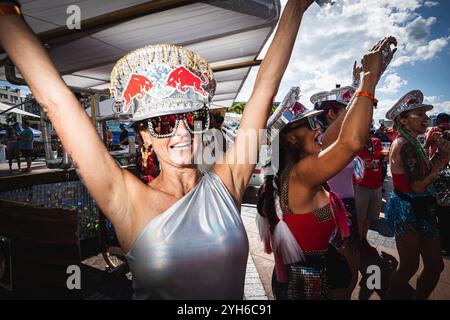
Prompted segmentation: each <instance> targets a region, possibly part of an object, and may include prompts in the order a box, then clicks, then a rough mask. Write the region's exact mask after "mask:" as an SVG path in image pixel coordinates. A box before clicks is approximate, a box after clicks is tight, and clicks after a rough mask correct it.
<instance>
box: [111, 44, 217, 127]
mask: <svg viewBox="0 0 450 320" xmlns="http://www.w3.org/2000/svg"><path fill="white" fill-rule="evenodd" d="M215 87H216V81H215V80H214V76H213V72H212V70H211V67H210V66H209V64H208V63H207V62H206V60H205V59H204V58H202V57H201V56H199V55H198V54H196V53H195V52H192V51H190V50H187V49H185V48H183V47H179V46H174V45H151V46H146V47H144V48H140V49H136V50H134V51H132V52H130V53H129V54H127V55H126V56H124V57H123V58H122V59H120V60H119V61H118V62H117V63H116V65H115V66H114V68H113V70H112V72H111V82H110V92H111V95H112V96H114V98H115V100H116V102H119V103H121V104H122V106H123V110H122V111H123V113H131V114H132V116H133V117H132V119H133V121H138V120H142V119H146V118H151V117H155V116H161V115H165V114H175V113H183V112H189V111H193V110H198V109H200V108H203V107H204V106H205V105H208V104H209V103H210V102H211V99H212V97H213V96H214V92H215Z"/></svg>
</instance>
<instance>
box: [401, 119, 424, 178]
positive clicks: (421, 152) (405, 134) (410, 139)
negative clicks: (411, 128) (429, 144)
mask: <svg viewBox="0 0 450 320" xmlns="http://www.w3.org/2000/svg"><path fill="white" fill-rule="evenodd" d="M397 131H398V133H399V134H400V136H402V137H403V138H405V139H406V140H407V141H408V142H410V143H411V144H412V145H414V146H415V147H416V150H417V151H418V153H419V155H420V160H421V161H420V162H421V163H420V172H421V174H422V176H425V174H426V172H428V171H429V170H430V169H431V163H430V158H428V154H427V152H426V151H425V149H424V148H423V147H422V145H421V144H420V142H419V140H417V139H416V138H414V137H413V136H412V135H410V134H409V133H408V132H407V131H406V130H404V129H403V128H401V127H400V126H398V128H397ZM424 164H425V166H426V168H427V169H426V171H425V172H424V170H423V165H424Z"/></svg>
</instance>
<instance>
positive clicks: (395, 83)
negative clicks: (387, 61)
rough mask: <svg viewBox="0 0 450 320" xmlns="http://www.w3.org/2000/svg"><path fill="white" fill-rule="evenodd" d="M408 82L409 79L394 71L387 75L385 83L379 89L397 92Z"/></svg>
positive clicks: (380, 90)
mask: <svg viewBox="0 0 450 320" xmlns="http://www.w3.org/2000/svg"><path fill="white" fill-rule="evenodd" d="M406 84H408V81H407V80H403V79H402V78H400V76H399V75H398V74H396V73H393V74H389V75H387V76H386V78H385V79H384V83H383V85H382V86H381V87H379V88H378V89H377V90H378V91H379V92H384V93H397V92H398V89H400V88H401V87H403V86H404V85H406Z"/></svg>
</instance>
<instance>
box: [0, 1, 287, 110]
mask: <svg viewBox="0 0 450 320" xmlns="http://www.w3.org/2000/svg"><path fill="white" fill-rule="evenodd" d="M20 2H21V4H22V9H23V12H24V16H25V18H26V20H27V22H28V23H29V24H30V26H31V28H32V29H33V30H34V31H35V32H36V33H37V34H38V36H39V37H40V38H41V39H44V40H43V41H44V43H46V45H47V47H48V48H49V54H50V56H51V58H52V59H53V61H54V62H55V64H56V66H57V68H58V70H59V71H60V72H61V74H62V76H63V79H64V80H65V81H66V83H67V84H68V85H69V86H73V87H78V88H86V89H96V90H106V89H107V88H108V86H109V74H110V72H111V70H112V67H113V65H114V63H115V62H116V61H117V60H118V59H119V58H121V57H122V56H123V55H125V54H126V53H128V52H129V51H131V50H134V49H136V48H139V47H143V46H145V45H148V44H159V43H169V44H178V45H183V46H185V47H187V48H189V49H191V50H194V51H196V52H197V53H198V54H200V55H201V56H203V57H204V58H205V59H206V60H207V61H208V62H209V63H210V64H211V65H212V66H213V68H215V77H216V81H217V89H216V96H215V97H214V99H213V105H212V106H213V107H214V106H215V107H218V108H223V107H229V106H231V105H232V103H233V102H234V99H235V98H236V96H237V95H238V93H239V91H240V89H241V87H242V85H243V83H244V81H245V79H246V77H247V75H248V73H249V71H250V68H251V66H252V65H256V64H257V63H255V60H256V59H257V57H258V54H259V52H260V51H261V49H262V47H263V45H264V43H265V42H266V40H267V39H268V38H269V36H270V34H271V33H272V31H273V29H274V28H275V25H276V23H277V21H278V18H279V14H280V1H279V0H246V1H241V0H206V1H182V0H154V1H148V0H147V1H145V0H108V1H104V0H90V1H81V0H78V1H77V0H75V1H68V0H61V1H57V2H55V1H53V0H35V1H24V0H22V1H20ZM69 5H76V6H78V7H79V8H80V13H81V20H82V21H81V29H80V30H79V31H78V33H76V32H77V31H76V30H75V31H72V30H68V29H67V27H66V21H67V20H68V17H69V16H70V15H69V14H68V13H67V12H66V11H67V8H68V6H69ZM147 12H148V13H149V14H146V13H147ZM124 16H126V17H127V18H124ZM111 17H113V18H114V17H122V20H117V22H115V21H112V20H111V19H112V18H111ZM71 32H72V33H71ZM74 33H75V35H74ZM3 57H6V55H5V54H1V53H0V59H2V58H3ZM16 74H17V75H19V73H18V72H16ZM1 79H5V73H4V68H0V80H1Z"/></svg>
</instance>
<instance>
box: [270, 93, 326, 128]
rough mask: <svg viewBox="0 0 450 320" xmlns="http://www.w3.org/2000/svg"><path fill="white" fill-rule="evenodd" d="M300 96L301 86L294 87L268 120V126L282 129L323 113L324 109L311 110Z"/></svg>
mask: <svg viewBox="0 0 450 320" xmlns="http://www.w3.org/2000/svg"><path fill="white" fill-rule="evenodd" d="M299 97H300V87H292V88H291V89H290V90H289V92H288V93H287V94H286V96H285V97H284V99H283V101H282V102H281V104H280V105H279V106H278V108H277V109H276V110H275V112H274V113H273V114H272V116H271V117H270V118H269V120H268V121H267V128H268V129H270V131H272V130H273V129H277V130H279V131H281V130H282V129H283V128H284V127H285V126H287V125H288V124H289V123H292V122H294V121H298V120H301V119H303V118H306V117H310V116H315V115H318V114H320V113H322V112H323V111H322V110H309V109H307V108H306V107H305V106H304V105H303V104H301V103H300V102H298V101H297V100H298V99H299Z"/></svg>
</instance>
